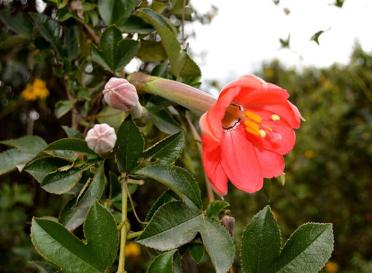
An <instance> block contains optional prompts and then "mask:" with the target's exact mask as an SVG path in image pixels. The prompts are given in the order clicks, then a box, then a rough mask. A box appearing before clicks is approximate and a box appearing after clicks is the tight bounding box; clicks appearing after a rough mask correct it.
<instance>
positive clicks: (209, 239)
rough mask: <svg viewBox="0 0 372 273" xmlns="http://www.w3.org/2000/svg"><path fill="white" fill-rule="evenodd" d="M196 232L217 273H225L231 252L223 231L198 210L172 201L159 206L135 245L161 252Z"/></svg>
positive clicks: (193, 236) (232, 251) (186, 239)
mask: <svg viewBox="0 0 372 273" xmlns="http://www.w3.org/2000/svg"><path fill="white" fill-rule="evenodd" d="M197 233H200V235H201V237H202V240H203V244H204V246H205V249H206V251H207V253H208V255H209V257H210V259H211V261H212V263H213V265H214V267H215V269H216V272H217V273H226V272H227V271H228V269H229V268H230V267H231V265H232V263H233V261H234V256H235V249H234V244H233V240H232V238H231V237H230V235H229V234H228V232H227V230H226V229H225V228H224V227H223V226H222V225H221V224H219V223H217V222H214V221H211V220H210V219H208V218H206V217H205V216H204V215H203V214H201V212H200V211H198V210H193V209H191V208H190V207H188V206H186V205H185V204H184V203H183V202H180V201H174V202H169V203H166V204H165V205H163V206H161V207H160V208H159V209H158V210H157V211H156V213H155V214H154V216H153V217H152V218H151V221H150V223H149V224H148V225H147V226H146V228H145V230H144V232H143V233H142V235H141V236H140V237H139V238H138V242H139V243H140V244H142V245H145V246H148V247H151V248H155V249H157V250H161V251H165V250H171V249H174V248H178V247H180V246H182V245H184V244H186V243H188V242H190V241H191V240H193V239H194V238H195V236H196V234H197Z"/></svg>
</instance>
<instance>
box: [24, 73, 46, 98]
mask: <svg viewBox="0 0 372 273" xmlns="http://www.w3.org/2000/svg"><path fill="white" fill-rule="evenodd" d="M48 95H49V90H48V88H47V87H46V83H45V82H44V81H43V80H41V79H37V78H36V79H35V80H34V81H33V83H32V85H31V84H27V85H26V87H25V89H23V91H22V93H21V96H22V97H23V98H24V99H25V100H27V101H33V100H37V99H40V100H42V99H45V98H46V97H47V96H48Z"/></svg>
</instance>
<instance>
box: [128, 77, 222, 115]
mask: <svg viewBox="0 0 372 273" xmlns="http://www.w3.org/2000/svg"><path fill="white" fill-rule="evenodd" d="M127 79H128V81H129V82H131V83H132V84H133V85H134V86H136V88H137V90H139V91H142V92H146V93H149V94H152V95H156V96H160V97H163V98H165V99H167V100H170V101H172V102H175V103H177V104H179V105H182V106H184V107H186V108H188V109H190V110H191V111H193V112H195V113H197V114H203V113H205V112H207V111H208V110H209V108H210V107H211V106H212V105H214V104H215V103H216V99H215V98H214V97H213V96H212V95H210V94H208V93H206V92H203V91H201V90H199V89H197V88H194V87H192V86H189V85H186V84H183V83H180V82H177V81H171V80H167V79H163V78H160V77H155V76H150V75H147V74H144V73H141V72H136V73H133V74H130V75H129V76H128V77H127Z"/></svg>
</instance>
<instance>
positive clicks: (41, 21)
mask: <svg viewBox="0 0 372 273" xmlns="http://www.w3.org/2000/svg"><path fill="white" fill-rule="evenodd" d="M30 16H31V18H32V20H33V21H34V24H35V25H36V26H37V27H38V28H39V31H40V34H41V36H43V38H44V39H45V40H47V41H48V42H49V43H50V44H51V45H52V46H53V47H54V49H56V50H57V52H58V53H60V54H61V53H62V47H61V34H62V28H61V25H60V24H59V23H58V22H57V21H55V20H53V19H51V18H50V17H49V16H47V15H44V14H41V13H35V12H33V13H30Z"/></svg>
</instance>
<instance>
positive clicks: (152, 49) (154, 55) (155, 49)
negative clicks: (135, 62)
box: [138, 40, 167, 62]
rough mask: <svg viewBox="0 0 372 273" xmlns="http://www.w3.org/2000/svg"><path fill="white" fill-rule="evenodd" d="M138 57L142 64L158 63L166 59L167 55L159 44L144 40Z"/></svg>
mask: <svg viewBox="0 0 372 273" xmlns="http://www.w3.org/2000/svg"><path fill="white" fill-rule="evenodd" d="M138 57H139V58H140V59H141V60H142V61H144V62H160V61H163V60H165V59H166V58H167V53H166V52H165V50H164V47H163V45H162V44H161V43H159V42H156V41H147V40H144V41H142V42H141V47H140V49H139V51H138Z"/></svg>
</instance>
